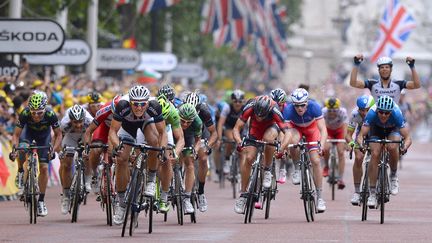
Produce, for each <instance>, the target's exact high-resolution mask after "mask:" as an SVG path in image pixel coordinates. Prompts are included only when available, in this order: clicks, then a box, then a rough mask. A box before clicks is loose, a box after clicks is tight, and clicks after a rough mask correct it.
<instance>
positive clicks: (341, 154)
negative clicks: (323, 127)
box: [335, 127, 346, 189]
mask: <svg viewBox="0 0 432 243" xmlns="http://www.w3.org/2000/svg"><path fill="white" fill-rule="evenodd" d="M335 138H336V139H345V134H344V128H343V127H340V128H338V129H337V133H336V136H335ZM345 148H346V144H345V143H337V144H336V151H337V156H338V161H339V162H338V169H339V171H338V174H339V180H338V187H339V189H343V188H344V187H345V183H344V180H343V176H344V172H345V150H346V149H345Z"/></svg>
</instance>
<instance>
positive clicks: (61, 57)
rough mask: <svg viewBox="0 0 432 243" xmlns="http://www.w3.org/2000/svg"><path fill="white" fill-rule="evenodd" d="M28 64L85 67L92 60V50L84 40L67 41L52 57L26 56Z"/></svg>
mask: <svg viewBox="0 0 432 243" xmlns="http://www.w3.org/2000/svg"><path fill="white" fill-rule="evenodd" d="M25 57H26V58H27V62H28V63H30V64H36V65H83V64H85V63H87V62H88V60H90V57H91V49H90V46H89V45H88V44H87V42H85V41H83V40H66V41H65V43H64V45H63V47H62V48H61V49H60V50H59V51H57V52H55V53H53V54H51V55H26V56H25Z"/></svg>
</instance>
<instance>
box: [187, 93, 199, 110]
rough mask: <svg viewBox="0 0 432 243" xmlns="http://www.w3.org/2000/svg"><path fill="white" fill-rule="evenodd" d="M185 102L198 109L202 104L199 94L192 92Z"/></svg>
mask: <svg viewBox="0 0 432 243" xmlns="http://www.w3.org/2000/svg"><path fill="white" fill-rule="evenodd" d="M184 102H185V103H189V104H191V105H193V107H196V106H197V105H198V104H199V103H200V98H199V96H198V94H197V93H195V92H192V93H189V94H188V95H187V96H186V98H185V99H184Z"/></svg>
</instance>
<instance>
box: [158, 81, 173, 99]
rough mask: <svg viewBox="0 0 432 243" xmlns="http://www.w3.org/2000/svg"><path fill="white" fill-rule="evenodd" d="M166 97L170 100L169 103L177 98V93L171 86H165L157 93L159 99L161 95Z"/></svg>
mask: <svg viewBox="0 0 432 243" xmlns="http://www.w3.org/2000/svg"><path fill="white" fill-rule="evenodd" d="M161 94H163V95H165V97H166V98H167V99H168V100H169V101H173V100H174V97H175V92H174V89H173V87H171V86H170V85H169V84H165V85H164V86H162V88H160V89H159V90H158V92H157V95H156V96H158V97H159V95H161Z"/></svg>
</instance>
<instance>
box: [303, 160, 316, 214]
mask: <svg viewBox="0 0 432 243" xmlns="http://www.w3.org/2000/svg"><path fill="white" fill-rule="evenodd" d="M302 199H303V207H304V210H305V215H306V220H307V221H308V222H311V221H314V213H315V200H314V196H313V193H312V178H311V174H310V171H309V168H306V167H305V165H302Z"/></svg>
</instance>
